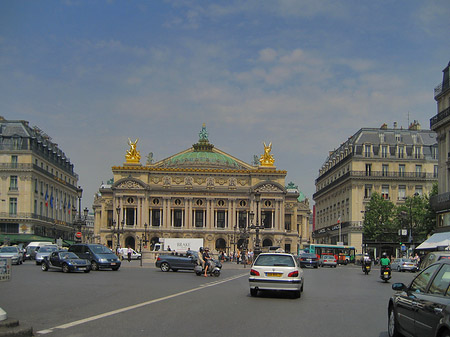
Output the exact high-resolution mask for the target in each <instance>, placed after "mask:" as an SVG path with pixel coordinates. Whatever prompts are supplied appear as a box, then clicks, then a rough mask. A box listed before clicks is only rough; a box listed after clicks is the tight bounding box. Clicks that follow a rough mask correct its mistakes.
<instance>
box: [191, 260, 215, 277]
mask: <svg viewBox="0 0 450 337" xmlns="http://www.w3.org/2000/svg"><path fill="white" fill-rule="evenodd" d="M221 268H222V264H221V263H220V262H219V261H217V260H214V259H211V260H209V267H208V272H207V273H208V274H209V276H215V277H219V276H220V270H221ZM194 272H195V274H196V275H197V276H200V275H204V274H205V269H204V268H203V267H202V266H201V265H196V266H195V267H194Z"/></svg>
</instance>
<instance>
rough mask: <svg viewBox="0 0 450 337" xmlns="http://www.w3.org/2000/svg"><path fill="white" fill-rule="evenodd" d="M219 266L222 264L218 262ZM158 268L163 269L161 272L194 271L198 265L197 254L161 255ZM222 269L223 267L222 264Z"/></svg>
mask: <svg viewBox="0 0 450 337" xmlns="http://www.w3.org/2000/svg"><path fill="white" fill-rule="evenodd" d="M217 262H218V263H219V264H220V262H219V261H217ZM155 265H156V268H161V271H163V272H167V271H169V270H171V269H172V270H173V271H178V270H179V269H182V270H194V268H195V266H196V265H197V252H194V253H193V254H192V255H190V256H182V255H172V254H161V255H159V256H158V257H157V259H156V262H155ZM220 266H221V267H222V265H221V264H220Z"/></svg>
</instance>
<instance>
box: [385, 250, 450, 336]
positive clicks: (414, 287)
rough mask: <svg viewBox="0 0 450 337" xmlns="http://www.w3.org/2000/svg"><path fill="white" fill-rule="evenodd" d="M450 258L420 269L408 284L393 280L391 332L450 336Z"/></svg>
mask: <svg viewBox="0 0 450 337" xmlns="http://www.w3.org/2000/svg"><path fill="white" fill-rule="evenodd" d="M449 288H450V260H448V259H443V260H439V261H438V262H436V263H435V264H432V265H431V266H429V267H428V268H426V269H425V270H423V271H422V272H420V273H419V274H418V275H417V276H416V277H415V278H414V279H413V280H412V282H411V284H410V285H409V286H406V285H404V284H403V283H394V284H393V285H392V289H393V290H395V291H397V293H396V294H394V295H393V296H392V297H391V298H390V299H389V304H388V334H389V336H390V337H394V336H401V335H407V336H415V337H428V336H429V337H431V336H433V337H436V336H440V337H441V336H442V337H448V336H450V323H449V322H450V297H449V295H450V289H449Z"/></svg>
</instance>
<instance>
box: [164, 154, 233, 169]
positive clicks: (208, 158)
mask: <svg viewBox="0 0 450 337" xmlns="http://www.w3.org/2000/svg"><path fill="white" fill-rule="evenodd" d="M167 167H202V168H205V167H209V168H219V169H220V168H222V169H240V168H242V167H241V165H239V163H238V162H236V161H235V160H234V159H233V158H230V157H228V156H226V155H224V154H221V153H217V152H212V151H192V152H186V153H181V154H179V155H176V156H174V157H172V158H170V159H169V160H168V162H167Z"/></svg>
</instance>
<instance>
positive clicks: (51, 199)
mask: <svg viewBox="0 0 450 337" xmlns="http://www.w3.org/2000/svg"><path fill="white" fill-rule="evenodd" d="M50 207H51V208H53V192H52V195H51V196H50Z"/></svg>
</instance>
